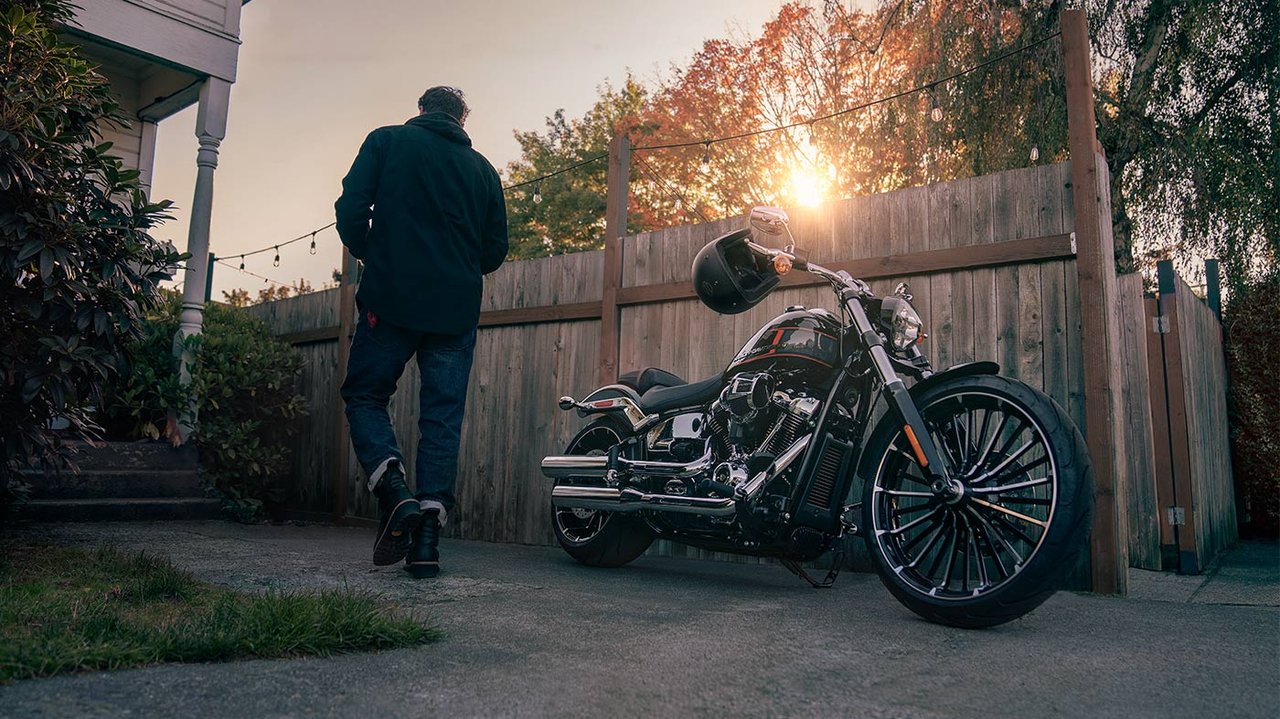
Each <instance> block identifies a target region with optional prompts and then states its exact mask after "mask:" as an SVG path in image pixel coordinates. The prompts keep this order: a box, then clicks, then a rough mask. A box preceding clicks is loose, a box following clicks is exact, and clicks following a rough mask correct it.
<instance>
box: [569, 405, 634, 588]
mask: <svg viewBox="0 0 1280 719" xmlns="http://www.w3.org/2000/svg"><path fill="white" fill-rule="evenodd" d="M626 434H627V432H626V430H625V429H624V428H623V427H622V426H621V424H620V423H619V422H618V421H617V420H614V419H612V418H609V417H602V418H600V419H597V420H595V421H594V422H592V423H591V424H589V425H587V426H586V427H584V428H583V429H582V431H581V432H578V434H577V435H576V436H574V438H573V439H572V440H571V441H570V442H569V446H568V447H567V448H565V451H564V453H565V454H583V455H603V454H608V452H609V448H610V447H612V446H613V445H615V444H617V443H619V442H621V441H622V438H623V437H625V436H626ZM561 483H562V482H557V483H556V484H557V485H559V484H561ZM551 517H552V522H551V523H552V525H553V526H554V527H555V532H556V540H557V541H558V542H560V547H561V548H562V549H564V551H565V552H566V553H568V555H569V556H571V557H573V558H574V559H576V560H578V561H579V562H582V563H583V564H585V565H587V566H590V567H621V566H622V565H624V564H627V563H628V562H630V561H631V560H633V559H635V558H636V557H639V556H640V555H641V554H644V552H645V550H646V549H648V548H649V545H650V544H653V539H654V535H653V530H651V529H649V526H648V525H647V524H645V523H644V522H643V521H642V520H640V519H638V518H636V517H628V516H626V515H621V514H614V513H611V512H601V511H599V510H589V509H576V510H575V509H564V508H562V507H556V506H554V505H552V507H551Z"/></svg>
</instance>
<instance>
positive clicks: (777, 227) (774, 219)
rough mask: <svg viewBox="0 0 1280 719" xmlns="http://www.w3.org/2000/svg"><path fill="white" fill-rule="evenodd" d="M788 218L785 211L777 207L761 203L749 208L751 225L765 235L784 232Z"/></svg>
mask: <svg viewBox="0 0 1280 719" xmlns="http://www.w3.org/2000/svg"><path fill="white" fill-rule="evenodd" d="M790 219H791V218H789V217H788V216H787V211H786V210H783V209H781V208H778V207H765V206H763V205H762V206H760V207H753V208H751V227H752V228H754V229H757V230H760V231H761V232H763V233H765V234H766V235H781V234H782V233H783V232H786V229H787V223H788V222H789V221H790Z"/></svg>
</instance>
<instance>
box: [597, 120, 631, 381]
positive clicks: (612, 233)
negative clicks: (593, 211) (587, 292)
mask: <svg viewBox="0 0 1280 719" xmlns="http://www.w3.org/2000/svg"><path fill="white" fill-rule="evenodd" d="M630 175H631V140H629V139H627V137H626V135H616V136H614V138H613V139H612V140H610V141H609V174H608V183H609V184H608V193H607V194H606V195H605V214H604V289H603V292H602V293H601V296H600V300H601V302H600V305H601V307H600V353H599V357H600V368H599V381H600V384H609V383H612V382H616V381H617V380H618V344H619V342H618V340H619V335H618V325H619V321H620V318H619V315H618V288H619V287H620V286H621V285H622V242H623V238H624V237H625V236H626V234H627V202H628V199H629V198H630V188H628V186H627V182H628V179H629V177H630Z"/></svg>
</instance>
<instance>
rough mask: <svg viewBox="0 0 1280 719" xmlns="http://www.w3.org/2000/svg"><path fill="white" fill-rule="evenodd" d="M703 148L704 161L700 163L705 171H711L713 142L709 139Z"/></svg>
mask: <svg viewBox="0 0 1280 719" xmlns="http://www.w3.org/2000/svg"><path fill="white" fill-rule="evenodd" d="M703 148H704V149H703V150H702V162H701V163H700V168H701V170H702V171H703V172H710V171H711V143H710V142H709V141H708V142H707V143H706V144H705V145H704V146H703Z"/></svg>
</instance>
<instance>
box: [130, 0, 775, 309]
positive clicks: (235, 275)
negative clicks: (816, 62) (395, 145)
mask: <svg viewBox="0 0 1280 719" xmlns="http://www.w3.org/2000/svg"><path fill="white" fill-rule="evenodd" d="M781 4H782V0H644V1H643V2H640V1H636V0H626V1H625V2H624V1H610V2H586V1H584V0H577V1H573V0H538V1H537V2H521V1H516V0H505V1H503V0H477V1H470V2H442V1H433V2H423V1H421V0H416V1H412V0H376V1H373V2H362V3H352V2H347V1H346V0H310V1H308V2H301V1H300V0H291V1H286V0H258V1H257V2H251V3H249V4H248V5H246V6H245V7H244V15H243V18H242V33H241V37H242V39H243V41H244V45H243V46H242V47H241V50H240V68H239V77H238V80H237V82H236V84H235V86H234V88H233V90H232V95H231V116H230V123H229V128H228V131H227V138H226V140H225V141H224V142H223V145H222V150H221V156H220V159H219V167H218V170H217V174H216V176H215V178H216V179H215V181H214V186H215V190H214V210H213V228H212V237H211V249H212V251H213V252H214V253H216V254H217V255H218V256H220V257H232V256H234V255H236V254H237V253H239V252H243V251H247V250H252V249H256V248H258V247H262V246H264V245H269V244H273V243H274V242H277V241H285V240H288V239H290V238H293V237H296V236H298V235H301V234H303V233H306V232H309V231H310V230H312V229H314V228H316V227H320V226H322V225H325V224H328V223H329V222H330V221H331V220H332V219H333V201H334V199H336V197H337V195H338V192H339V190H340V181H341V179H342V176H343V174H345V172H346V170H347V168H348V167H349V166H350V163H351V160H352V158H353V157H354V155H355V152H356V149H357V148H358V147H359V145H360V142H361V141H362V140H363V139H364V136H365V134H367V133H368V132H369V130H371V129H373V128H375V127H378V126H381V125H386V124H393V123H400V122H403V121H404V120H406V119H408V118H409V117H410V116H411V115H413V114H415V113H416V112H417V110H416V107H415V103H416V101H417V98H418V96H419V95H420V94H421V93H422V91H423V90H424V89H425V88H427V87H429V86H431V85H438V84H451V85H457V86H459V87H461V88H462V89H463V90H464V91H465V92H466V93H467V99H468V102H469V104H470V105H471V108H472V112H471V117H470V119H469V120H468V122H467V128H466V129H467V131H468V133H469V134H470V135H471V137H472V140H473V142H474V143H475V147H476V149H478V150H479V151H480V152H482V153H483V154H484V155H485V156H487V157H488V158H489V160H490V161H491V162H492V163H493V164H494V166H496V167H498V168H499V169H502V168H503V167H504V166H505V165H506V164H507V162H509V161H511V160H513V159H515V158H516V157H517V156H518V153H519V148H518V146H517V144H516V142H515V140H514V139H513V138H512V132H513V130H524V131H527V130H541V129H542V127H543V122H544V118H545V117H546V116H548V115H550V114H552V113H553V112H554V111H555V110H556V109H557V108H564V109H565V110H566V112H567V113H568V114H569V116H571V117H574V116H580V115H581V114H582V113H583V112H584V111H585V110H586V109H587V108H589V107H590V106H591V104H592V103H593V102H594V100H595V98H596V96H597V92H596V89H597V86H599V85H600V84H601V83H603V82H605V81H606V80H609V81H612V82H614V83H618V82H620V81H621V80H622V78H623V77H624V76H625V74H626V72H627V70H628V69H630V70H631V71H632V72H633V73H635V74H636V75H637V76H639V77H640V78H641V79H652V78H655V77H657V76H658V75H659V74H661V73H664V72H665V71H666V70H667V68H669V66H670V65H671V64H672V63H677V64H679V63H683V62H684V61H686V60H687V59H688V58H689V57H690V56H691V55H692V54H693V53H694V52H695V51H696V50H698V49H699V48H700V47H701V45H702V42H703V41H704V40H706V39H710V38H715V37H724V36H726V35H727V34H731V33H744V34H747V35H751V36H754V35H758V34H759V30H760V27H761V26H762V25H763V23H764V22H765V21H766V20H768V19H769V18H770V17H771V16H772V15H773V14H774V13H775V12H776V11H777V9H778V7H779V6H780V5H781ZM194 123H195V110H194V108H190V109H188V110H186V111H184V112H182V113H180V114H178V115H175V116H173V117H171V118H169V119H168V120H165V121H164V122H162V123H161V124H160V131H159V140H158V146H157V148H156V169H155V177H154V182H153V186H152V194H153V196H154V197H157V198H168V199H172V200H174V202H176V203H177V205H178V210H177V212H176V215H177V219H175V220H174V221H171V222H169V223H166V224H165V225H164V226H163V227H161V228H160V229H159V231H158V232H157V235H158V236H159V237H161V238H164V239H172V240H173V241H174V244H176V245H177V246H178V247H179V248H185V246H186V241H187V234H186V233H187V225H186V208H187V207H188V206H189V205H190V203H191V195H192V189H193V186H194V181H195V169H196V166H195V156H196V139H195V136H194V134H193V130H194ZM317 247H318V249H317V253H316V255H315V256H311V255H309V254H308V250H307V243H306V242H301V243H298V244H295V245H292V246H290V247H288V248H285V249H284V250H281V257H282V261H281V266H280V267H273V266H272V256H271V254H270V253H267V254H263V255H258V256H256V257H252V258H249V259H248V260H247V261H246V268H247V269H249V270H251V271H253V272H256V273H258V274H261V275H265V276H268V277H271V278H272V279H275V280H280V281H282V282H286V283H290V284H292V283H294V282H297V281H298V279H299V278H305V279H306V280H308V281H309V282H311V283H312V284H313V285H315V286H317V287H319V286H320V285H321V284H322V283H323V282H325V281H326V280H328V279H329V276H330V272H331V270H332V269H333V268H334V267H336V266H338V264H339V262H340V254H339V251H338V248H339V243H338V239H337V236H336V235H335V234H334V233H333V231H332V230H327V231H325V232H323V233H321V234H320V235H318V236H317ZM237 265H238V260H235V261H234V264H233V265H232V266H228V265H223V264H220V265H219V266H218V267H217V270H216V271H215V273H214V292H213V297H214V299H221V298H222V291H224V290H228V289H231V288H234V287H244V288H247V289H249V290H250V292H251V294H256V292H257V290H258V289H261V288H263V287H266V286H267V285H265V284H264V283H263V281H262V280H259V279H255V278H252V277H249V276H246V275H244V274H241V273H239V272H237V271H236V269H235V266H237Z"/></svg>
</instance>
